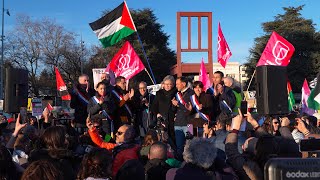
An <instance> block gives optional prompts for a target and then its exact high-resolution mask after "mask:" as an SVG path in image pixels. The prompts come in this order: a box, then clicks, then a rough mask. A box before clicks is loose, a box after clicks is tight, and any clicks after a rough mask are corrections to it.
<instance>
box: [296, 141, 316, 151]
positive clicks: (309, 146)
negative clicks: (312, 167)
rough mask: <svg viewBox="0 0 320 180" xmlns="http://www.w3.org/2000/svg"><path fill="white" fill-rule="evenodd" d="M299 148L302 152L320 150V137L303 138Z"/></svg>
mask: <svg viewBox="0 0 320 180" xmlns="http://www.w3.org/2000/svg"><path fill="white" fill-rule="evenodd" d="M299 149H300V152H314V151H320V139H301V140H300V144H299Z"/></svg>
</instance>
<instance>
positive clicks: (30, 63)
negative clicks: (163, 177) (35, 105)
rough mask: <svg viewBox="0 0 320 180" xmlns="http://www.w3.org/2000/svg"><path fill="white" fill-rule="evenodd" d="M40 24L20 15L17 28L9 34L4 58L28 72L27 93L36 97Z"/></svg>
mask: <svg viewBox="0 0 320 180" xmlns="http://www.w3.org/2000/svg"><path fill="white" fill-rule="evenodd" d="M40 26H41V25H40V23H38V22H33V21H31V19H30V17H29V16H24V15H20V16H18V18H17V26H16V28H15V30H14V31H12V32H10V33H9V36H8V37H9V38H8V45H7V51H6V56H7V59H8V60H10V61H11V62H12V63H13V65H14V66H16V67H19V68H23V69H27V70H28V71H29V85H30V87H31V88H30V89H29V92H30V94H31V95H35V96H38V95H39V88H38V85H37V74H38V73H39V68H40V65H41V62H40V60H41V59H42V53H41V39H39V35H40V33H41V30H40V29H41V28H40Z"/></svg>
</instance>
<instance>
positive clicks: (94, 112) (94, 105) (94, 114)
mask: <svg viewBox="0 0 320 180" xmlns="http://www.w3.org/2000/svg"><path fill="white" fill-rule="evenodd" d="M94 97H96V98H97V99H98V100H99V99H100V98H101V96H100V95H99V94H98V93H96V95H95V96H94ZM94 97H92V98H91V99H90V100H89V104H88V106H87V111H88V114H90V115H91V118H92V119H95V118H97V119H107V117H106V116H104V115H103V113H99V112H100V111H103V110H105V111H106V112H107V114H108V115H109V116H111V115H112V113H113V112H114V110H115V104H114V102H113V101H112V99H111V94H106V96H105V97H104V101H103V103H102V104H99V102H96V101H95V99H94Z"/></svg>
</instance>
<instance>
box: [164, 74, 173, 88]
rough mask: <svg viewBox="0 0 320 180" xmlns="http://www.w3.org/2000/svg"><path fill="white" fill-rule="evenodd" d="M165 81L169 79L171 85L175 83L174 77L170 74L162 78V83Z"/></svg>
mask: <svg viewBox="0 0 320 180" xmlns="http://www.w3.org/2000/svg"><path fill="white" fill-rule="evenodd" d="M165 81H171V82H172V85H173V86H174V85H175V80H174V77H173V76H171V75H167V76H166V77H164V78H163V80H162V82H163V83H164V82H165Z"/></svg>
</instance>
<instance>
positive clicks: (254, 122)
mask: <svg viewBox="0 0 320 180" xmlns="http://www.w3.org/2000/svg"><path fill="white" fill-rule="evenodd" d="M239 113H241V111H239ZM247 121H248V123H250V124H251V125H252V127H253V128H256V127H258V126H259V124H258V122H257V121H256V120H255V119H254V118H253V117H252V115H251V113H250V112H249V111H248V112H247Z"/></svg>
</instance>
